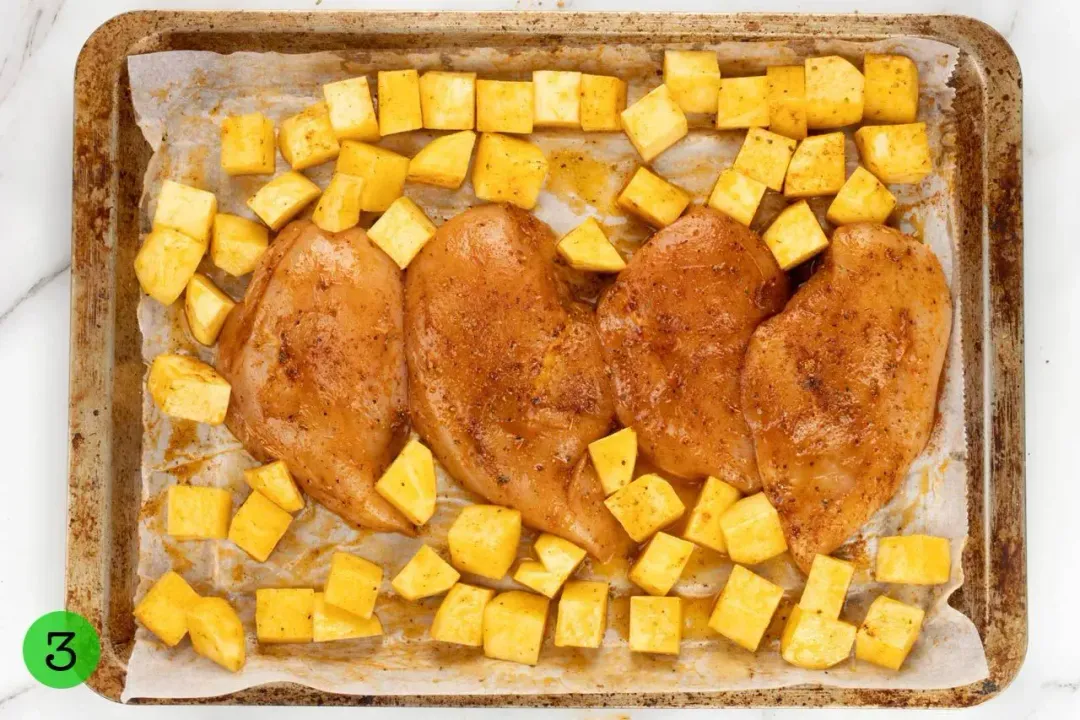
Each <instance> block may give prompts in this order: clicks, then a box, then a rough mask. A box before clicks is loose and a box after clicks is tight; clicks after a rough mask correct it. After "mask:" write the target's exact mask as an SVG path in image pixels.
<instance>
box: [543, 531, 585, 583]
mask: <svg viewBox="0 0 1080 720" xmlns="http://www.w3.org/2000/svg"><path fill="white" fill-rule="evenodd" d="M533 551H534V552H535V553H536V557H537V558H539V559H540V563H541V564H542V565H543V566H544V569H546V570H547V571H548V572H550V573H553V574H555V575H557V576H558V577H560V578H561V580H560V581H559V582H560V583H562V582H563V581H565V580H566V579H567V578H568V577H570V576H571V575H572V574H573V573H574V571H575V570H577V568H578V565H580V564H581V561H582V560H584V559H585V551H584V550H583V549H582V548H579V547H578V546H577V545H575V544H574V543H572V542H570V541H569V540H564V539H563V538H561V537H558V536H557V535H552V534H551V533H540V537H538V538H536V542H535V543H533Z"/></svg>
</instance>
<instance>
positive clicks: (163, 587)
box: [133, 570, 199, 647]
mask: <svg viewBox="0 0 1080 720" xmlns="http://www.w3.org/2000/svg"><path fill="white" fill-rule="evenodd" d="M198 599H199V593H197V592H195V591H194V590H193V589H192V588H191V586H190V585H188V584H187V581H186V580H184V578H182V577H180V575H178V574H177V573H175V572H173V571H172V570H170V571H169V572H167V573H165V574H164V575H162V576H161V577H159V578H158V579H157V582H155V583H154V584H153V586H152V587H151V588H150V589H149V590H148V591H147V592H146V595H144V596H143V599H142V600H140V601H139V603H138V605H136V606H135V611H134V613H133V614H134V615H135V619H136V620H138V621H139V622H140V623H142V624H143V626H144V627H145V628H146V629H147V630H149V631H150V632H152V633H154V635H156V636H157V638H158V640H161V642H163V643H165V644H166V645H168V646H169V647H174V646H175V645H176V644H177V643H179V642H180V641H181V640H183V639H184V636H185V635H187V611H188V608H189V607H191V606H192V605H194V604H195V602H196V601H197V600H198Z"/></svg>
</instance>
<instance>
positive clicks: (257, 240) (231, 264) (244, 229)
mask: <svg viewBox="0 0 1080 720" xmlns="http://www.w3.org/2000/svg"><path fill="white" fill-rule="evenodd" d="M269 243H270V233H269V231H268V230H267V229H266V228H265V227H264V226H263V225H260V224H259V223H257V222H255V221H253V220H248V219H247V218H243V217H239V216H238V215H228V214H226V213H218V214H217V215H215V216H214V231H213V234H212V236H211V240H210V259H211V260H212V261H213V263H214V264H215V265H217V266H218V267H219V268H221V269H222V270H224V271H225V272H227V273H229V274H230V275H232V276H233V277H240V276H241V275H247V274H248V273H249V272H251V271H252V270H254V269H255V266H256V265H258V264H259V258H261V257H262V255H263V253H264V252H266V247H267V245H268V244H269Z"/></svg>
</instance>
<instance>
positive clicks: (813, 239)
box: [762, 200, 829, 270]
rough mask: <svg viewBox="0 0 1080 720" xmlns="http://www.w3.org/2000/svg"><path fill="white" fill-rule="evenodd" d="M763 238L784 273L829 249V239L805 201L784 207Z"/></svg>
mask: <svg viewBox="0 0 1080 720" xmlns="http://www.w3.org/2000/svg"><path fill="white" fill-rule="evenodd" d="M762 239H763V240H764V241H765V244H766V245H768V246H769V249H770V250H772V254H773V257H774V258H776V264H777V265H779V266H780V269H781V270H790V269H791V268H793V267H795V266H796V265H799V264H800V263H803V262H806V261H807V260H809V259H810V258H812V257H814V256H815V255H817V254H818V253H819V252H821V251H822V250H824V249H825V248H827V247H828V246H829V238H827V237H825V231H824V230H822V229H821V225H819V224H818V221H817V217H816V216H815V215H814V211H813V210H811V209H810V206H809V205H807V204H806V201H805V200H800V201H799V202H797V203H795V204H794V205H788V206H787V207H786V208H784V209H783V211H781V213H780V214H779V215H777V216H776V219H775V220H773V222H772V225H770V226H769V227H768V229H767V230H766V231H765V234H764V235H763V236H762Z"/></svg>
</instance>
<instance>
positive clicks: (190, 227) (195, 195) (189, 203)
mask: <svg viewBox="0 0 1080 720" xmlns="http://www.w3.org/2000/svg"><path fill="white" fill-rule="evenodd" d="M215 214H217V197H216V196H215V195H214V193H212V192H207V191H206V190H199V189H198V188H193V187H190V186H188V185H181V184H180V183H178V182H173V181H172V180H165V181H164V182H162V183H161V191H160V192H159V193H158V198H157V207H156V208H155V210H154V227H155V228H168V229H169V230H175V231H176V232H180V233H184V234H185V235H187V236H188V237H192V238H195V239H196V240H198V241H199V242H201V243H202V246H203V248H204V249H205V248H206V244H207V243H208V242H209V240H210V228H211V227H212V226H213V224H214V215H215Z"/></svg>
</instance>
